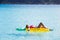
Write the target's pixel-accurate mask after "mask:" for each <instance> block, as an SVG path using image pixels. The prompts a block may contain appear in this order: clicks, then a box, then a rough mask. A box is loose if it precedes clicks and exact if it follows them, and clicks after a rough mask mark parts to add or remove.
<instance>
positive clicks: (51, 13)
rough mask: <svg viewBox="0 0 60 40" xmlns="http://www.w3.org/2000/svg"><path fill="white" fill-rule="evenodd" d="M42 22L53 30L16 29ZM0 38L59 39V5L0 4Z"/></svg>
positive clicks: (27, 39)
mask: <svg viewBox="0 0 60 40" xmlns="http://www.w3.org/2000/svg"><path fill="white" fill-rule="evenodd" d="M40 22H42V23H43V24H44V25H45V26H46V27H47V28H50V29H53V31H51V32H48V33H43V34H29V33H26V32H24V31H23V32H19V31H16V28H25V26H26V24H28V25H35V26H37V25H38V24H39V23H40ZM0 40H60V5H23V4H0Z"/></svg>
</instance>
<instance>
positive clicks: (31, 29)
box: [16, 23, 53, 33]
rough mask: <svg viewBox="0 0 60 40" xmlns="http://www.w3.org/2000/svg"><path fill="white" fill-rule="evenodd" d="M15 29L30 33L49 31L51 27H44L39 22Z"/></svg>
mask: <svg viewBox="0 0 60 40" xmlns="http://www.w3.org/2000/svg"><path fill="white" fill-rule="evenodd" d="M16 30H17V31H26V32H30V33H33V32H35V33H40V32H49V31H53V30H52V29H49V28H46V27H45V26H44V25H43V23H40V24H39V25H38V26H36V27H34V26H33V25H31V26H28V25H26V27H25V28H24V29H20V28H16Z"/></svg>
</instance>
